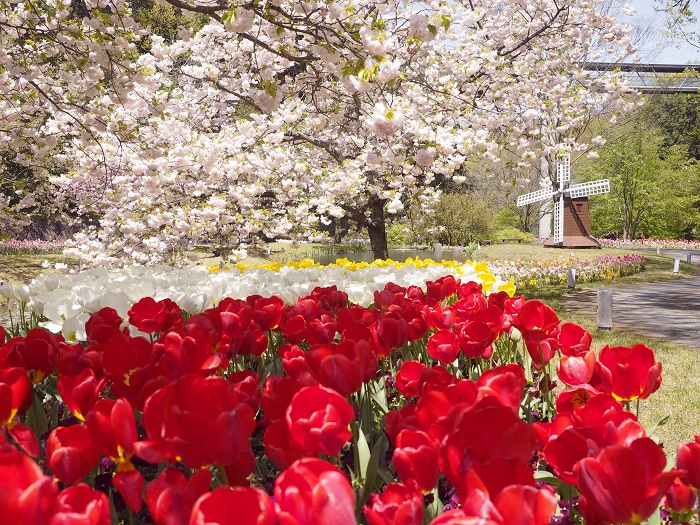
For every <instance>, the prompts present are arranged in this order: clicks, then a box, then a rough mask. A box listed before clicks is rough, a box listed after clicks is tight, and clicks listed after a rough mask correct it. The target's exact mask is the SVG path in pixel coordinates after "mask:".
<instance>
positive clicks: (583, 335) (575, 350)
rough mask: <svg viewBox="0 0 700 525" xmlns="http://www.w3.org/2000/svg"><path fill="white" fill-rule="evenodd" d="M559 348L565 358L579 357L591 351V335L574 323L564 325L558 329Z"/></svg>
mask: <svg viewBox="0 0 700 525" xmlns="http://www.w3.org/2000/svg"><path fill="white" fill-rule="evenodd" d="M558 341H559V348H560V350H561V353H562V354H564V355H566V356H574V355H579V354H582V353H584V352H588V351H589V350H590V349H591V342H592V338H591V334H589V333H588V332H587V331H586V330H585V329H584V328H583V327H582V326H580V325H577V324H574V323H564V324H563V325H561V328H560V329H559V335H558Z"/></svg>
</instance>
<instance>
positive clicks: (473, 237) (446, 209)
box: [432, 193, 494, 246]
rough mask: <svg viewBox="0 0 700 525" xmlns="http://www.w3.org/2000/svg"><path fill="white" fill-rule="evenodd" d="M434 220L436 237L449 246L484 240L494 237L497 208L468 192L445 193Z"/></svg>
mask: <svg viewBox="0 0 700 525" xmlns="http://www.w3.org/2000/svg"><path fill="white" fill-rule="evenodd" d="M432 222H433V227H434V231H435V237H436V238H437V240H438V241H439V242H440V243H442V244H444V245H447V246H466V245H467V244H470V243H472V242H481V241H483V240H484V239H490V238H491V234H492V233H493V231H494V216H493V211H492V210H491V209H489V207H488V205H487V204H486V203H485V202H484V201H483V200H480V199H477V198H475V197H474V196H472V195H469V194H468V193H448V194H444V195H442V196H441V197H440V202H439V203H438V205H437V207H436V209H435V214H434V216H433V220H432Z"/></svg>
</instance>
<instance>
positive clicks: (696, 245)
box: [598, 239, 700, 250]
mask: <svg viewBox="0 0 700 525" xmlns="http://www.w3.org/2000/svg"><path fill="white" fill-rule="evenodd" d="M598 242H599V243H600V244H601V245H602V246H604V247H605V248H630V247H632V248H677V249H682V250H683V249H685V250H700V241H687V240H685V239H633V240H624V239H598Z"/></svg>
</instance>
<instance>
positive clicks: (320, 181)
mask: <svg viewBox="0 0 700 525" xmlns="http://www.w3.org/2000/svg"><path fill="white" fill-rule="evenodd" d="M167 3H168V4H170V6H172V7H174V8H176V10H175V11H172V10H168V11H162V12H161V11H158V10H154V11H153V12H152V13H151V15H149V16H151V17H150V18H149V17H148V16H146V17H145V18H144V12H145V11H144V9H142V8H141V7H139V5H137V4H134V3H132V2H124V1H122V0H87V1H85V2H81V1H76V0H73V1H69V0H46V1H41V2H39V1H36V0H27V1H26V2H21V3H17V2H14V1H13V0H2V1H1V3H0V5H1V10H0V24H1V25H2V27H3V31H2V32H0V44H2V49H3V52H2V53H0V75H1V78H0V118H2V121H3V122H4V123H6V125H4V126H3V128H2V129H1V130H0V141H2V142H5V143H7V144H10V145H17V144H19V143H22V144H24V145H25V146H24V147H26V148H27V149H26V154H23V155H19V156H18V157H17V162H18V163H19V164H21V165H25V164H29V163H31V159H32V158H36V156H37V155H39V156H41V155H47V154H49V152H51V151H53V150H54V148H56V147H57V146H60V149H59V154H57V155H55V156H54V159H55V160H56V161H57V162H60V163H62V165H63V166H64V169H63V171H62V172H61V173H60V174H58V175H56V176H54V177H53V178H52V181H53V182H54V183H55V184H57V185H58V186H59V187H60V188H61V191H62V192H63V193H64V194H66V195H70V196H71V197H72V198H74V199H76V200H77V201H78V202H79V208H78V209H79V210H80V212H82V213H86V214H88V213H93V214H98V215H99V216H100V217H101V218H100V223H99V226H97V227H95V228H94V229H92V230H89V231H86V232H85V233H84V234H83V235H81V236H78V237H76V239H75V244H74V247H73V250H72V253H73V254H74V255H77V256H80V257H81V258H83V259H85V260H87V261H90V262H91V263H92V264H119V263H122V262H124V261H132V262H137V263H141V264H154V263H156V262H159V261H163V260H169V259H172V258H173V257H174V256H176V255H177V254H179V253H182V252H186V251H187V250H188V249H189V248H190V247H191V246H192V244H193V243H195V242H198V241H201V240H206V241H211V242H216V243H221V244H231V245H243V246H245V245H246V244H250V243H253V242H255V241H256V239H260V238H275V237H280V236H286V237H301V236H307V238H308V237H311V238H313V236H314V235H315V232H321V231H322V226H323V225H327V224H329V223H332V222H333V221H334V220H335V219H337V218H339V217H345V218H347V219H349V220H352V221H354V222H355V223H356V224H357V225H359V226H360V227H362V228H364V229H365V230H366V231H367V233H368V236H369V238H370V240H371V242H372V245H373V248H374V252H375V256H377V257H383V256H386V234H385V232H386V224H387V222H389V221H390V220H391V219H392V218H393V217H399V216H401V215H402V214H403V213H405V212H408V211H409V210H411V212H412V214H413V216H420V215H423V214H425V213H427V212H428V211H429V209H430V207H431V206H433V205H434V204H435V203H436V202H437V199H438V198H439V195H440V191H439V190H440V189H439V188H438V187H436V186H437V184H436V182H437V181H443V182H445V183H447V182H449V181H450V179H451V180H452V181H455V182H457V181H459V180H460V179H461V178H462V177H461V176H460V175H456V176H455V175H454V174H455V171H456V170H457V169H458V168H459V166H460V165H461V164H462V163H463V162H464V161H465V159H467V158H469V157H470V156H481V157H484V158H489V159H497V158H498V157H499V155H500V152H501V150H502V149H503V148H508V149H509V150H510V151H511V152H512V154H513V155H514V156H515V159H516V160H515V161H514V163H513V164H514V167H516V168H524V167H525V166H527V165H528V164H529V163H531V162H533V160H535V159H537V158H538V157H546V156H551V155H552V153H553V151H554V149H555V147H556V145H557V144H558V143H559V142H560V141H561V138H562V137H565V139H564V140H565V141H566V142H567V143H568V144H569V145H570V146H573V145H574V139H573V138H572V137H573V136H575V134H576V131H577V130H578V129H580V128H581V127H582V126H583V125H584V124H585V121H586V120H587V119H590V118H594V117H595V116H596V115H598V114H600V112H601V111H602V110H603V108H609V107H610V106H613V107H617V109H619V110H622V109H624V107H625V104H624V103H622V102H621V98H620V97H621V95H622V94H624V93H626V92H627V91H628V89H627V88H626V85H625V83H624V81H623V80H622V79H621V78H619V77H617V76H616V75H615V74H613V76H612V77H605V78H597V77H595V76H592V75H590V74H588V73H586V72H585V71H583V70H582V69H581V65H580V63H581V62H582V61H583V60H586V59H596V58H600V57H602V56H604V55H605V56H611V57H612V58H615V57H618V58H619V57H622V56H624V55H625V54H627V53H628V52H629V51H630V50H631V43H630V40H629V37H628V32H629V28H628V27H626V26H621V25H616V24H615V21H614V18H613V17H610V16H607V14H606V13H605V12H604V11H603V5H604V3H605V2H604V1H603V0H593V1H590V2H585V3H582V2H576V1H573V0H564V1H554V0H531V1H528V2H522V1H515V0H512V1H496V0H479V1H473V0H470V1H468V2H466V1H465V2H421V3H419V4H417V3H415V2H402V1H398V0H397V1H391V2H375V1H369V0H353V1H351V2H343V3H333V2H330V1H328V2H326V1H322V2H307V1H297V0H282V1H280V2H250V3H246V4H241V5H235V6H232V5H229V4H226V3H212V2H209V3H201V2H197V3H188V2H186V1H184V0H167ZM146 9H148V6H146ZM177 9H181V10H183V11H189V12H192V13H196V14H198V15H201V16H204V17H206V20H204V19H199V18H198V19H196V20H195V21H194V22H193V21H191V20H189V19H188V20H184V19H180V18H178V17H179V16H180V14H179V13H178V12H177ZM151 26H153V27H157V28H159V29H158V30H157V31H156V30H154V29H153V27H151ZM175 26H177V27H175ZM553 101H556V103H554V102H553ZM7 123H9V124H7ZM578 147H581V148H586V147H587V146H586V145H585V144H580V145H578Z"/></svg>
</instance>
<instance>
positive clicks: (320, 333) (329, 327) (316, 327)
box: [306, 314, 338, 345]
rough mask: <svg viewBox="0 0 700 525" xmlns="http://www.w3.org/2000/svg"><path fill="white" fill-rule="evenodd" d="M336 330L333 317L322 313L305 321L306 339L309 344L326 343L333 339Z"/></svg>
mask: <svg viewBox="0 0 700 525" xmlns="http://www.w3.org/2000/svg"><path fill="white" fill-rule="evenodd" d="M337 330H338V325H337V323H336V320H335V318H334V317H331V316H330V315H328V314H322V315H321V316H320V317H318V318H316V319H312V320H311V321H309V322H307V323H306V339H307V340H308V341H309V344H311V345H318V344H328V343H330V342H332V341H333V338H334V337H335V334H336V332H337Z"/></svg>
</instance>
